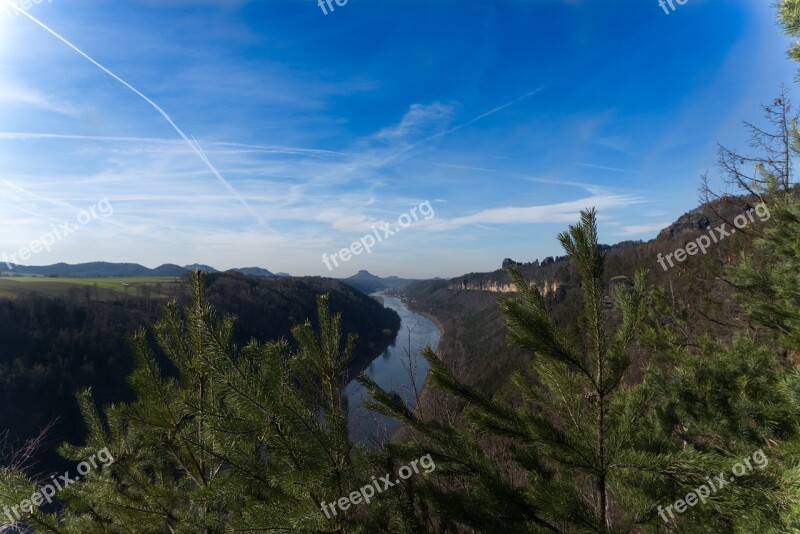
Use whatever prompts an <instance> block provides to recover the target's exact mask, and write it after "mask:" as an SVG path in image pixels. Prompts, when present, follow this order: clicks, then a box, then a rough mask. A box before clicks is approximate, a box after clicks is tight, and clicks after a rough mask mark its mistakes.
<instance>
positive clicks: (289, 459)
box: [0, 272, 369, 533]
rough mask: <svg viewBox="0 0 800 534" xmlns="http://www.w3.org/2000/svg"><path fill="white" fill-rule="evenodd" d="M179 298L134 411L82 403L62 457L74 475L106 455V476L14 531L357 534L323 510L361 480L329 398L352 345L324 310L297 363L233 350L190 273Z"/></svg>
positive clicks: (347, 521)
mask: <svg viewBox="0 0 800 534" xmlns="http://www.w3.org/2000/svg"><path fill="white" fill-rule="evenodd" d="M191 284H192V289H193V300H192V303H191V304H190V306H189V307H188V309H187V310H186V311H185V315H184V314H182V313H181V310H180V309H179V307H178V305H177V304H176V303H171V304H169V305H168V306H166V308H165V317H164V319H163V320H162V321H161V322H160V323H159V324H158V325H157V326H156V328H155V338H156V341H157V344H158V347H159V348H160V349H161V351H162V352H163V354H164V355H165V356H166V358H167V360H168V361H169V364H170V365H171V366H172V367H174V369H173V370H167V372H165V370H164V369H162V368H160V366H159V365H158V364H157V358H156V355H155V353H154V351H153V350H152V349H151V347H150V343H149V341H148V337H147V335H146V334H145V333H144V332H140V333H139V334H137V335H136V336H135V337H134V338H133V340H132V341H133V348H134V353H135V358H136V364H137V365H136V369H135V371H134V373H133V375H132V376H131V378H130V383H131V386H132V387H133V389H134V391H135V393H136V400H135V401H134V402H132V403H130V404H124V405H112V406H107V407H105V408H104V409H103V410H102V411H100V410H97V409H96V408H95V406H94V403H93V402H92V399H91V394H90V393H89V392H86V393H84V394H82V395H81V396H80V404H81V408H82V410H83V413H84V416H85V420H86V423H87V426H88V428H89V435H88V438H87V440H86V443H85V444H84V445H83V446H80V447H75V446H64V447H63V449H62V450H63V454H64V455H65V456H66V457H67V458H69V459H71V460H74V461H80V460H82V459H85V458H86V457H88V456H89V455H90V454H92V453H94V452H95V451H97V450H100V449H103V448H108V450H109V452H110V453H111V454H112V455H113V457H114V459H115V462H114V463H113V464H112V465H111V466H110V467H107V468H105V469H103V470H98V471H93V472H91V473H90V474H89V475H88V476H87V477H86V479H85V480H83V481H81V483H80V484H72V485H70V486H69V487H68V488H66V489H64V490H63V491H62V492H60V493H59V494H58V498H59V500H61V502H63V504H64V508H63V510H62V511H61V513H60V514H59V515H58V516H56V515H51V514H46V513H43V512H41V511H40V510H34V512H33V513H32V514H31V515H30V516H29V517H27V518H26V520H25V523H27V524H30V525H32V526H34V527H36V528H37V530H39V529H41V530H42V531H45V530H49V531H53V532H69V533H72V532H75V533H78V532H80V533H87V532H137V533H138V532H187V533H188V532H193V533H196V532H206V533H214V532H232V531H297V532H301V531H302V532H358V531H361V529H362V527H360V526H359V525H360V524H362V523H364V521H363V520H362V519H361V518H359V514H358V512H357V511H354V510H353V509H351V510H349V511H347V512H345V511H342V510H336V512H337V513H330V512H329V514H328V515H330V518H328V517H326V514H325V512H323V510H322V508H321V505H322V503H323V502H326V503H331V502H334V501H336V500H338V499H339V498H340V497H342V496H345V495H347V494H348V493H349V492H350V491H351V490H352V489H353V488H354V487H356V486H357V485H358V486H360V485H362V484H363V482H362V481H363V479H364V477H366V478H367V480H368V479H369V476H368V475H367V474H366V473H360V472H359V471H360V469H361V468H362V467H363V465H364V462H363V454H360V453H359V451H358V450H354V447H353V445H352V443H351V442H350V439H349V436H348V427H347V425H348V420H347V403H346V399H345V398H344V397H343V395H342V393H341V387H342V385H343V383H344V378H345V375H346V371H347V364H348V363H349V361H350V359H351V357H352V353H353V350H354V347H355V343H356V339H355V337H353V336H351V337H350V338H348V339H347V341H346V342H345V341H344V340H343V339H342V335H341V321H340V317H339V316H338V315H337V316H333V315H331V313H330V312H329V310H328V304H327V298H326V297H324V296H323V297H320V299H319V302H318V319H319V327H318V330H316V329H315V328H314V327H313V326H312V325H311V323H309V322H306V324H303V325H299V326H297V327H295V328H294V329H293V335H294V337H295V339H296V340H297V346H298V348H297V350H295V351H293V352H291V353H290V351H289V350H288V346H287V343H285V342H272V343H268V344H261V343H258V342H256V341H252V342H251V343H250V344H249V345H248V346H247V347H246V348H244V349H239V348H237V347H236V346H234V344H233V342H232V334H233V326H234V319H233V318H232V317H226V318H224V319H219V318H217V317H216V315H215V313H214V311H213V310H212V308H211V307H210V306H209V304H208V303H207V302H206V301H205V297H204V281H203V276H202V275H201V274H200V273H199V272H198V273H196V274H194V275H193V276H192V279H191ZM29 486H31V485H30V483H29ZM31 487H32V486H31ZM3 488H8V489H9V490H11V491H12V493H13V495H14V496H17V495H24V494H25V492H26V491H29V490H28V489H26V488H25V487H24V485H21V481H20V480H19V479H17V478H14V479H11V478H8V477H5V479H0V490H2V489H3ZM28 495H30V493H28Z"/></svg>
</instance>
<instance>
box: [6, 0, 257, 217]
mask: <svg viewBox="0 0 800 534" xmlns="http://www.w3.org/2000/svg"><path fill="white" fill-rule="evenodd" d="M5 2H6V4H8V5H10V6H11V7H12V8H14V9H15V10H16V11H17V12H18V13H21V14H22V15H25V16H26V17H28V18H29V19H30V20H32V21H33V22H34V23H35V24H37V25H38V26H39V27H41V28H42V29H44V30H45V31H47V32H48V33H49V34H50V35H52V36H53V37H55V38H56V39H58V40H59V41H61V42H62V43H64V44H65V45H67V46H68V47H70V48H71V49H73V50H74V51H75V52H77V53H78V54H80V55H81V56H83V57H84V58H85V59H86V60H88V61H89V62H90V63H92V64H93V65H94V66H96V67H97V68H99V69H100V70H102V71H103V72H105V73H106V74H108V75H109V76H111V77H112V78H114V79H115V80H117V81H118V82H119V83H121V84H122V85H124V86H125V87H127V88H128V89H130V90H131V91H133V92H134V93H135V94H136V95H138V96H139V97H141V98H142V99H143V100H144V101H145V102H147V103H148V104H150V105H151V106H152V107H153V109H155V110H156V111H158V112H159V113H160V114H161V116H162V117H164V119H166V121H167V122H168V123H169V124H170V126H172V127H173V128H174V129H175V131H176V132H178V135H180V136H181V137H182V138H183V140H184V141H186V144H188V145H189V147H191V149H192V151H193V152H194V153H195V154H197V157H198V158H200V160H201V161H202V162H203V163H205V165H206V166H207V167H208V170H210V171H211V172H212V173H213V174H214V176H216V177H217V180H219V182H220V183H221V184H222V185H224V186H225V188H226V189H227V190H228V191H229V192H230V193H231V194H232V195H233V196H234V197H235V198H236V199H237V200H238V201H239V202H240V203H241V204H242V206H244V207H245V208H246V209H247V211H249V212H250V213H251V214H252V215H253V217H255V218H256V220H257V221H258V222H259V224H264V219H262V218H261V216H260V215H258V214H257V213H256V212H255V211H254V210H253V208H251V207H250V205H249V204H248V203H247V201H245V199H244V198H242V196H241V195H240V194H239V193H238V192H237V191H236V190H235V189H234V188H233V186H232V185H231V184H229V183H228V181H227V180H226V179H225V178H224V177H223V176H222V174H220V173H219V171H218V170H217V169H216V168H215V167H214V165H212V164H211V162H210V161H209V160H208V158H207V157H206V155H205V154H204V153H203V151H202V150H201V149H200V146H199V145H198V144H197V141H192V140H190V139H189V137H188V136H187V135H186V134H185V133H183V130H181V129H180V128H178V125H177V124H175V122H173V120H172V118H171V117H170V116H169V115H168V114H167V112H166V111H164V110H163V109H161V107H160V106H159V105H158V104H156V103H155V102H153V101H152V100H150V99H149V98H147V96H145V95H144V94H143V93H142V92H141V91H139V90H138V89H136V88H135V87H133V86H132V85H131V84H129V83H128V82H126V81H125V80H123V79H122V78H120V77H119V76H117V75H116V74H114V73H113V72H111V71H110V70H108V69H107V68H105V67H104V66H103V65H101V64H100V63H98V62H97V61H95V60H94V59H92V58H91V57H89V55H88V54H86V53H84V52H83V51H82V50H81V49H80V48H78V47H77V46H75V45H74V44H72V43H70V42H69V41H67V40H66V39H65V38H63V37H61V36H60V35H59V34H58V33H56V32H55V31H54V30H52V29H50V28H49V27H48V26H47V25H46V24H44V23H43V22H41V21H39V20H38V19H37V18H35V17H34V16H33V15H31V14H30V13H28V12H27V11H25V10H24V9H22V8H21V7H19V6H17V5H16V4H14V2H12V1H11V0H5Z"/></svg>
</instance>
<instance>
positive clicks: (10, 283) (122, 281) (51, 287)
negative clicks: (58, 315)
mask: <svg viewBox="0 0 800 534" xmlns="http://www.w3.org/2000/svg"><path fill="white" fill-rule="evenodd" d="M181 285H182V280H181V279H180V278H174V277H164V278H159V277H142V278H135V277H132V278H44V277H32V276H31V277H28V276H20V277H0V297H8V298H14V297H18V296H20V295H27V294H29V293H34V292H35V293H39V294H40V295H43V296H47V297H61V298H83V299H91V300H117V299H119V298H121V297H124V296H131V297H162V298H168V297H172V296H175V295H176V294H177V293H178V290H179V288H180V287H181Z"/></svg>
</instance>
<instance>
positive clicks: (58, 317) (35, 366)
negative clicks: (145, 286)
mask: <svg viewBox="0 0 800 534" xmlns="http://www.w3.org/2000/svg"><path fill="white" fill-rule="evenodd" d="M207 286H208V287H207V291H208V298H209V300H210V301H211V302H212V303H213V304H214V306H215V308H216V309H217V310H218V311H219V313H220V314H235V315H237V316H239V317H240V320H239V321H237V327H236V331H235V336H234V341H235V342H236V343H237V344H238V345H240V346H244V345H246V344H247V343H248V342H249V341H250V339H251V338H254V339H258V340H260V341H271V340H277V339H280V338H285V339H289V338H290V330H291V327H292V326H294V325H296V324H300V323H303V322H305V321H306V320H310V321H312V322H316V321H317V315H316V313H317V308H316V297H317V296H318V295H320V294H323V293H328V294H330V296H331V297H330V302H331V309H332V310H335V311H336V312H339V313H342V315H343V316H344V317H345V320H344V324H343V328H344V329H345V331H347V332H352V333H356V334H358V335H359V339H360V342H359V346H358V349H357V351H356V353H355V355H354V358H353V360H352V361H351V362H350V363H349V367H350V375H351V376H355V375H356V374H357V373H358V372H360V371H361V370H362V369H363V368H364V367H365V366H366V365H368V363H369V362H370V361H371V360H372V358H374V357H376V356H377V355H379V354H380V353H381V352H383V350H384V349H385V348H386V347H387V346H388V345H389V344H391V343H392V342H393V340H394V338H395V335H396V334H397V331H398V329H399V317H398V316H397V314H396V313H395V312H393V311H392V310H388V309H385V308H383V307H382V306H381V305H380V304H378V303H377V302H376V301H375V300H374V299H372V298H369V297H367V296H365V295H363V294H361V293H359V292H357V291H355V290H353V289H352V288H350V287H349V286H347V285H344V284H342V283H341V282H338V281H335V280H330V279H323V278H305V279H275V280H264V279H260V278H255V277H249V276H245V275H241V274H222V273H219V274H213V275H210V276H209V278H208V280H207ZM183 289H184V290H185V289H186V288H185V286H184V288H183ZM180 301H181V302H184V303H185V301H186V295H184V296H183V297H182V298H181V299H180ZM163 303H164V301H163V299H157V298H153V299H144V298H136V297H125V296H124V295H120V297H119V299H118V300H116V301H111V302H109V301H96V300H92V298H91V294H90V296H89V298H88V301H87V299H83V298H80V299H70V298H48V297H42V296H39V295H35V294H34V295H29V296H22V297H19V298H16V299H0V384H1V385H2V388H0V428H3V429H8V430H9V432H10V435H11V437H12V438H15V439H27V438H31V437H33V436H35V435H36V434H37V433H38V431H39V430H40V429H41V428H43V427H45V426H46V425H47V424H48V423H50V422H52V421H56V423H55V426H54V427H53V429H52V431H50V432H49V433H48V435H47V436H46V440H47V441H46V447H45V450H44V456H43V457H42V458H41V460H42V461H43V463H42V464H40V466H39V468H41V469H52V468H53V467H54V466H53V462H54V460H55V458H56V457H55V453H54V448H55V446H56V445H58V444H59V443H61V442H63V441H72V442H75V441H80V440H81V439H83V435H84V433H85V429H84V427H83V424H82V419H81V416H80V413H79V411H78V405H77V402H76V400H75V395H76V393H77V392H78V391H80V390H81V389H82V388H84V387H91V388H92V391H93V394H94V396H95V398H96V399H98V401H100V402H102V403H110V402H121V401H128V400H131V398H132V397H131V395H132V392H131V389H130V387H129V386H128V384H127V382H126V378H127V377H128V376H129V375H130V373H131V371H132V370H133V359H132V356H131V351H130V347H129V345H128V342H127V339H128V337H129V336H130V335H132V334H133V333H135V332H137V331H139V330H142V329H150V328H152V325H153V324H154V323H155V321H156V320H158V318H160V317H161V315H162V305H163ZM159 361H160V362H161V363H162V365H165V370H166V372H171V367H170V366H169V365H166V361H165V360H164V358H163V355H159Z"/></svg>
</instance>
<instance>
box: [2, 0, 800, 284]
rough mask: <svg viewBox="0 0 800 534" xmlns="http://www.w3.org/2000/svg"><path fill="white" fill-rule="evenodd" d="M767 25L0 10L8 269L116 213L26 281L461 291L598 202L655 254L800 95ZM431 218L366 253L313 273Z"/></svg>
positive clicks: (671, 18) (748, 20) (472, 4)
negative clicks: (377, 280)
mask: <svg viewBox="0 0 800 534" xmlns="http://www.w3.org/2000/svg"><path fill="white" fill-rule="evenodd" d="M7 1H8V0H0V4H2V3H4V2H7ZM16 3H20V1H19V0H17V2H16ZM768 4H769V3H768V2H762V1H755V0H747V1H735V0H726V1H725V2H720V1H713V0H707V1H705V0H688V3H687V4H686V5H684V6H676V7H677V9H676V11H675V12H672V13H670V14H669V15H667V14H665V13H664V11H663V10H662V8H660V7H659V5H658V2H657V0H631V1H628V0H585V1H582V0H561V1H546V0H541V1H539V0H492V1H488V0H464V1H455V0H425V1H421V0H402V1H401V0H349V1H348V3H347V4H346V5H344V6H336V5H335V4H334V7H335V11H334V12H332V13H328V14H327V15H325V14H323V12H322V10H321V9H320V7H319V6H318V5H317V4H316V0H262V1H255V2H248V1H243V0H132V1H129V0H116V1H105V0H91V1H88V0H87V1H83V0H79V1H74V0H51V1H48V0H43V1H41V2H40V3H38V4H32V5H30V6H28V9H27V13H28V14H29V15H30V16H31V17H32V18H28V17H26V16H25V15H18V14H11V13H6V11H5V10H3V9H0V252H5V253H14V252H17V251H19V250H20V249H21V248H22V247H25V246H28V245H29V244H30V243H31V242H32V241H34V240H36V239H39V238H41V236H43V235H44V234H45V233H47V232H50V231H52V230H51V229H52V228H53V225H56V226H57V225H58V224H60V223H62V222H63V221H65V220H71V221H75V220H76V217H77V215H78V214H79V213H80V212H81V211H82V210H85V209H88V208H89V207H90V206H93V205H96V204H97V203H98V202H100V201H102V200H104V199H108V203H109V204H110V205H112V206H113V215H110V216H108V217H105V216H100V217H98V218H96V219H94V220H91V221H89V222H88V223H87V224H85V225H81V227H80V231H75V232H73V233H72V234H71V235H68V236H66V237H63V239H59V240H57V242H56V243H55V244H54V245H53V246H51V247H50V248H51V250H50V251H49V252H48V251H42V252H39V253H37V254H35V255H33V256H32V257H31V258H30V259H29V260H27V261H20V263H25V264H31V265H45V264H50V263H56V262H59V261H65V262H68V263H77V262H84V261H97V260H104V261H116V262H137V263H142V264H144V265H147V266H150V267H155V266H157V265H160V264H162V263H168V262H169V263H177V264H187V263H194V262H200V263H206V264H210V265H213V266H215V267H217V268H220V269H225V268H231V267H243V266H261V267H265V268H267V269H270V270H272V271H284V272H289V273H292V274H295V275H314V274H321V275H326V276H334V277H345V276H349V275H351V274H353V273H355V272H356V271H358V270H360V269H368V270H370V271H371V272H373V273H376V274H379V275H382V276H387V275H392V274H395V275H400V276H406V277H432V276H443V277H450V276H456V275H459V274H463V273H466V272H471V271H491V270H494V269H496V268H498V267H499V266H500V262H501V261H502V259H503V258H504V257H512V258H515V259H518V260H525V261H529V260H532V259H534V258H542V257H544V256H548V255H556V254H561V253H562V251H561V250H560V248H559V246H558V243H557V241H556V238H555V236H556V234H557V233H558V232H560V231H562V230H564V229H565V228H566V226H567V224H569V223H572V222H575V221H576V220H577V217H578V211H579V210H580V208H582V207H589V206H596V207H597V208H598V211H599V214H600V217H601V222H600V234H601V240H602V241H603V242H605V243H615V242H618V241H622V240H626V239H645V240H646V239H650V238H652V237H653V236H655V235H656V234H657V233H658V231H659V230H660V229H661V228H663V227H665V226H667V225H668V224H669V223H670V222H671V221H673V220H674V219H675V218H677V217H678V216H680V215H681V214H682V213H684V212H686V211H688V210H689V209H692V208H693V207H695V206H696V204H697V199H698V195H697V190H698V186H699V176H700V175H701V174H702V173H703V172H705V171H706V170H711V171H713V169H714V165H715V161H716V144H717V142H722V143H725V144H728V145H732V146H739V147H743V148H746V137H745V134H744V131H743V129H742V127H741V122H742V120H750V121H754V122H758V121H759V119H760V109H759V104H760V103H763V102H768V101H770V100H771V99H772V98H773V97H774V96H775V95H776V94H777V92H778V90H779V85H780V84H781V83H785V84H787V86H789V88H790V90H791V92H792V93H795V87H794V85H793V80H794V76H795V72H796V66H795V65H793V64H791V63H790V62H789V61H788V60H787V59H785V49H786V46H787V44H788V40H787V39H786V38H785V37H783V36H782V35H781V33H780V31H779V29H778V27H777V26H776V25H775V24H774V13H773V10H772V8H770V7H769V5H768ZM37 22H38V23H37ZM48 29H49V30H50V31H48ZM57 36H60V37H61V39H63V40H60V39H59V38H58V37H57ZM70 45H72V47H74V48H72V47H71V46H70ZM76 49H77V50H76ZM81 52H82V53H83V54H85V56H88V58H87V57H85V56H83V55H81ZM101 67H104V68H105V69H107V70H108V71H110V72H111V73H113V74H114V75H116V76H117V77H118V78H119V79H115V78H114V77H112V75H111V74H109V72H106V71H104V70H102V68H101ZM123 82H124V83H123ZM125 84H128V85H125ZM137 91H138V94H137ZM148 100H149V101H148ZM162 112H163V113H162ZM170 121H171V122H172V123H171V122H170ZM183 136H185V138H184V137H183ZM424 202H429V203H430V206H431V207H432V209H433V210H434V211H435V216H433V217H432V218H430V219H428V220H425V219H423V218H420V219H419V220H418V221H416V222H414V223H413V224H411V225H410V226H409V227H408V228H404V229H402V231H400V232H398V233H396V234H395V235H393V236H391V237H388V238H386V239H385V240H384V241H383V242H381V243H378V244H377V245H376V246H375V247H374V249H373V250H372V252H371V253H370V254H365V253H362V254H360V255H358V256H355V257H354V258H352V259H351V260H349V261H347V262H345V263H343V264H341V266H340V267H339V268H337V269H334V271H333V272H331V271H329V270H328V269H327V268H326V267H325V265H324V264H323V262H322V261H321V257H322V254H324V253H326V254H329V255H330V254H332V253H334V252H336V251H338V250H340V249H342V248H344V247H349V246H350V244H351V243H352V242H354V241H357V240H359V239H360V238H362V237H363V236H365V235H366V234H372V232H373V231H374V230H373V228H376V227H380V226H381V225H382V224H384V222H388V223H390V225H391V227H395V226H396V221H397V218H398V217H399V216H400V215H402V214H404V213H409V212H410V210H411V209H412V208H414V207H416V206H419V205H420V204H422V203H424ZM381 235H382V234H381Z"/></svg>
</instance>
